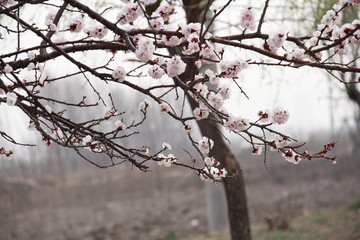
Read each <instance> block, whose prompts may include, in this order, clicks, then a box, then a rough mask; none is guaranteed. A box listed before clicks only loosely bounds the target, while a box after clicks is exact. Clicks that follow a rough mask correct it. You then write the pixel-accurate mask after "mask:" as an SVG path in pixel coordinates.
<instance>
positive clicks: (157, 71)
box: [148, 64, 165, 79]
mask: <svg viewBox="0 0 360 240" xmlns="http://www.w3.org/2000/svg"><path fill="white" fill-rule="evenodd" d="M148 74H149V76H150V77H152V78H155V79H159V78H161V77H162V76H163V75H164V74H165V70H164V69H162V68H161V67H160V66H159V65H157V64H154V65H153V66H151V67H149V69H148Z"/></svg>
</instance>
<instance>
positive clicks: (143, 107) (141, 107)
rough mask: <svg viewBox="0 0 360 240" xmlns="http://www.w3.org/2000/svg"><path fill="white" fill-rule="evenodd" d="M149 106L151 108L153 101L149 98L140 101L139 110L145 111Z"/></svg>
mask: <svg viewBox="0 0 360 240" xmlns="http://www.w3.org/2000/svg"><path fill="white" fill-rule="evenodd" d="M147 108H151V102H150V101H149V100H146V99H145V100H144V101H142V102H140V103H139V105H138V110H139V111H145V110H146V109H147Z"/></svg>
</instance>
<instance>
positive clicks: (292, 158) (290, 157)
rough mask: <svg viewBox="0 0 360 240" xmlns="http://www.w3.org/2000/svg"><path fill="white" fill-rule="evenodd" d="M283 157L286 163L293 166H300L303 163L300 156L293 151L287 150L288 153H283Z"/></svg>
mask: <svg viewBox="0 0 360 240" xmlns="http://www.w3.org/2000/svg"><path fill="white" fill-rule="evenodd" d="M282 156H283V157H284V158H285V160H286V161H288V162H291V163H293V164H298V163H299V162H300V161H301V158H300V157H299V155H297V154H296V153H295V152H294V151H293V150H292V149H289V150H287V152H285V153H283V154H282Z"/></svg>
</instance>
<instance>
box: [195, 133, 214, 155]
mask: <svg viewBox="0 0 360 240" xmlns="http://www.w3.org/2000/svg"><path fill="white" fill-rule="evenodd" d="M213 146H214V141H213V140H211V139H209V138H207V137H203V138H202V139H200V140H199V141H198V147H199V150H200V152H201V153H204V154H207V153H209V152H210V149H211V148H212V147H213Z"/></svg>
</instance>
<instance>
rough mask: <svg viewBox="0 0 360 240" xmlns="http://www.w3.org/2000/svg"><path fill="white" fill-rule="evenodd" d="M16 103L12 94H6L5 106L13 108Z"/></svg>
mask: <svg viewBox="0 0 360 240" xmlns="http://www.w3.org/2000/svg"><path fill="white" fill-rule="evenodd" d="M16 101H17V96H16V94H15V93H14V92H8V93H7V94H6V104H7V105H9V106H14V105H15V103H16Z"/></svg>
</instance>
